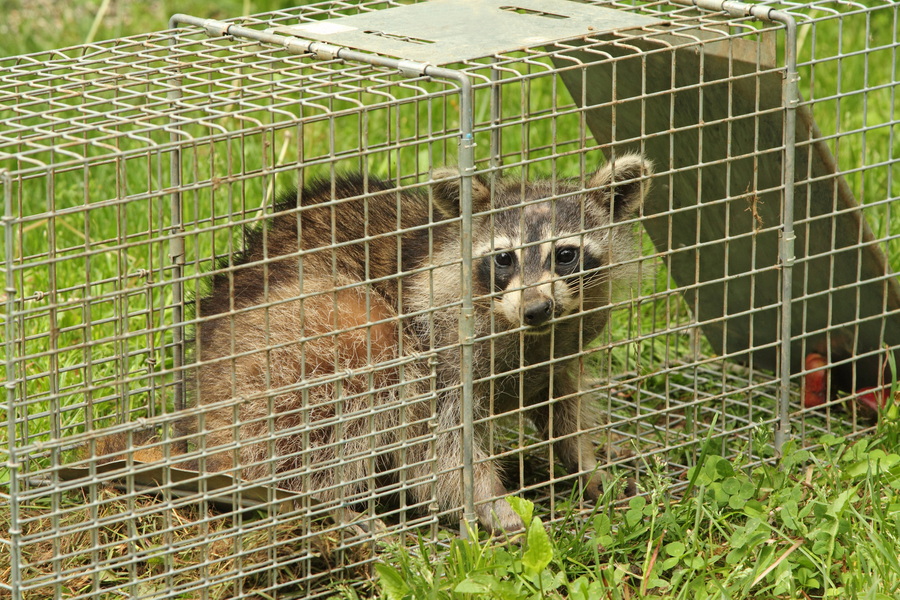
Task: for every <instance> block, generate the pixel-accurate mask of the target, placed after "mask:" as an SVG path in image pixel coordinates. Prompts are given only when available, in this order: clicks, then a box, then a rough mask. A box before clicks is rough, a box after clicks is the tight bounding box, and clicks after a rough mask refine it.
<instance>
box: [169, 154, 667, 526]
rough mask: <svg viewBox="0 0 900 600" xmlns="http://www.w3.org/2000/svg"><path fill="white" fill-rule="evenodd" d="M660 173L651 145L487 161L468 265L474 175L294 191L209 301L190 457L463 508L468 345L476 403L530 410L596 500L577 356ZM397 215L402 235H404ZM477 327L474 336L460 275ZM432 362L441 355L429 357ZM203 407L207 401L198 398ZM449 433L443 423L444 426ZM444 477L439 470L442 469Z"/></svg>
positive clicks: (331, 499) (488, 511)
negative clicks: (575, 175)
mask: <svg viewBox="0 0 900 600" xmlns="http://www.w3.org/2000/svg"><path fill="white" fill-rule="evenodd" d="M651 174H652V166H651V164H650V162H648V161H647V160H644V159H643V158H641V157H640V156H638V155H626V156H623V157H620V158H619V159H618V160H616V161H615V162H614V163H610V164H607V165H606V166H604V167H601V168H600V169H599V170H598V171H597V172H596V173H594V174H593V175H592V176H591V177H590V179H589V180H588V181H587V182H586V183H587V189H583V186H582V185H579V183H578V182H575V181H549V180H548V181H535V182H522V181H521V180H497V181H494V182H488V181H486V180H484V179H482V178H480V177H474V178H473V193H472V200H473V212H474V213H475V215H474V217H473V223H472V225H473V257H474V266H473V269H472V272H471V273H463V272H462V268H461V264H460V239H461V238H460V236H461V231H460V227H461V225H460V219H459V216H460V206H459V198H460V187H459V186H460V177H459V173H458V171H456V170H454V169H452V168H444V169H438V170H436V171H435V172H434V173H433V177H432V179H433V180H434V182H433V183H432V184H431V186H430V190H431V193H428V190H427V188H422V189H421V190H420V191H416V190H410V189H403V190H400V189H397V188H396V187H395V186H394V185H393V184H392V183H391V182H388V181H382V180H379V179H377V178H373V177H362V176H360V175H348V176H343V177H339V178H336V179H334V180H332V181H319V182H314V183H313V184H311V185H308V186H305V187H304V188H303V189H301V190H299V191H298V192H297V193H296V194H293V195H291V196H289V197H287V198H284V199H283V200H282V201H281V202H279V203H278V204H277V206H276V208H275V214H274V215H273V216H272V217H271V218H268V219H267V221H266V223H265V226H264V227H261V228H258V229H251V230H248V231H247V232H246V237H245V239H246V243H245V249H244V251H243V252H242V254H241V255H240V256H239V257H237V258H236V259H234V260H233V261H232V263H231V265H230V267H229V268H228V269H222V272H220V273H219V274H217V275H215V276H214V277H213V278H212V282H211V288H210V291H209V293H208V294H207V295H205V296H204V297H201V298H199V299H198V300H197V303H196V316H197V320H198V325H197V328H196V332H195V339H194V354H195V359H196V362H197V367H196V374H195V377H194V379H193V381H192V388H193V392H192V395H193V396H194V403H195V405H196V406H195V412H199V413H200V417H199V418H198V419H197V420H196V421H195V422H193V421H192V422H190V424H189V425H188V426H187V428H186V430H185V431H183V432H182V433H183V435H184V436H186V437H190V436H191V435H192V434H194V433H198V434H202V435H198V436H197V437H198V439H199V440H200V445H201V447H200V448H199V449H198V452H197V453H198V454H199V455H200V456H201V457H202V458H201V459H199V460H198V461H196V464H194V465H192V468H198V469H201V470H209V471H228V472H232V473H233V474H235V475H239V476H241V477H243V478H245V479H248V480H264V481H268V482H272V483H277V485H279V486H281V487H286V488H289V489H290V488H293V489H296V490H299V491H304V492H309V493H311V494H312V495H313V496H315V497H316V498H317V499H318V500H320V501H322V502H324V503H326V504H330V505H331V506H333V507H335V508H339V507H340V506H342V505H343V506H346V505H348V504H353V503H354V502H355V501H357V500H359V499H362V498H368V497H371V496H372V494H373V490H374V492H376V493H381V491H383V490H387V489H390V488H391V487H392V486H393V487H395V488H396V487H397V482H398V480H399V479H402V482H403V486H402V487H404V488H405V489H406V490H407V491H406V494H407V504H408V505H413V504H414V505H417V506H420V507H421V508H422V509H423V510H424V509H425V507H427V506H429V505H430V504H431V503H432V502H435V501H436V502H437V505H438V508H439V509H440V510H441V511H455V510H458V509H459V508H460V507H461V506H463V488H464V483H463V478H462V462H463V448H462V433H461V423H462V415H461V411H462V401H461V395H462V392H461V390H462V386H463V383H464V382H463V381H462V380H461V355H460V343H461V342H465V343H471V344H472V347H473V352H474V365H473V367H474V370H473V385H474V400H475V410H476V415H475V417H476V420H478V421H481V422H484V420H485V419H486V418H488V417H490V416H492V415H502V414H504V413H508V412H511V411H523V410H524V411H527V416H528V418H529V419H530V420H531V421H532V422H533V424H534V425H535V427H536V429H537V430H538V431H539V432H540V434H541V435H542V436H543V437H544V438H545V439H548V440H552V441H553V443H554V448H555V453H556V456H557V457H558V458H559V459H560V460H561V462H562V463H563V465H564V466H565V467H566V469H568V471H569V472H571V473H579V474H586V475H583V477H584V487H585V492H586V494H587V495H588V496H589V497H591V498H596V497H597V496H598V495H599V493H600V491H601V486H600V480H599V476H598V475H597V473H596V469H595V467H596V464H597V461H596V458H595V448H594V443H593V438H592V436H593V434H594V433H595V432H596V430H597V428H598V425H599V415H598V410H597V408H596V407H595V406H592V405H591V403H589V402H588V401H586V400H585V399H584V398H583V397H582V395H581V389H580V384H581V383H582V381H583V380H584V379H585V377H584V375H583V373H582V365H581V362H580V360H579V358H578V357H579V355H580V352H581V351H582V350H583V348H585V346H586V345H587V344H588V343H589V342H590V341H592V340H594V339H595V338H597V337H598V336H599V334H600V333H601V331H603V329H604V327H605V326H606V324H607V320H608V306H609V304H610V292H611V286H612V284H613V283H614V282H615V281H616V280H622V279H625V280H627V279H628V278H629V267H628V266H627V264H623V263H627V261H628V260H629V259H631V258H633V257H634V256H635V254H636V242H635V240H634V236H633V231H632V230H633V227H632V226H631V225H630V224H627V223H626V224H622V221H625V220H627V219H629V218H631V217H632V216H633V215H634V214H635V213H636V212H637V211H638V209H639V207H640V206H641V203H642V200H643V197H644V195H645V193H646V191H647V187H648V184H649V180H648V178H649V176H650V175H651ZM398 231H402V232H403V233H402V234H398V233H397V232H398ZM463 277H468V278H471V284H472V286H473V289H474V296H475V304H474V314H473V315H472V316H471V318H473V319H474V328H475V336H474V339H473V340H460V337H459V335H460V334H459V320H460V318H461V316H462V315H461V295H460V294H461V292H460V289H461V287H462V278H463ZM435 359H436V360H435ZM196 409H199V410H196ZM486 429H487V428H486V427H485V426H480V427H476V431H475V446H474V449H473V451H474V458H475V472H474V481H475V488H474V496H475V502H476V511H477V518H478V521H479V522H480V524H481V525H482V526H483V527H484V528H486V529H488V530H489V531H492V532H500V531H506V532H513V531H516V530H519V529H521V528H522V521H521V519H520V518H519V517H518V515H516V514H515V513H514V512H513V511H512V510H511V508H510V506H509V505H508V503H506V502H505V501H503V500H502V498H503V496H504V495H506V493H507V491H506V488H505V486H504V484H503V481H502V477H501V470H500V467H499V466H498V464H497V461H495V460H491V455H492V448H491V447H490V445H489V439H488V435H487V430H486ZM435 431H436V432H437V435H436V436H435V435H434V432H435ZM435 474H437V477H435Z"/></svg>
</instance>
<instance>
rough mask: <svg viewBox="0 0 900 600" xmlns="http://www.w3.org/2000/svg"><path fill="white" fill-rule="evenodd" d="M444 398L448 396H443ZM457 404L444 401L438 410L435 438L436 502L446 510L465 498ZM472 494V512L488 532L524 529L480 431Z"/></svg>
mask: <svg viewBox="0 0 900 600" xmlns="http://www.w3.org/2000/svg"><path fill="white" fill-rule="evenodd" d="M444 400H445V401H446V400H449V399H448V398H446V397H445V398H444ZM459 409H460V404H459V403H458V402H455V401H450V402H445V403H444V407H443V408H442V409H439V410H440V413H441V414H440V415H439V422H440V426H441V430H442V433H441V434H439V436H438V441H437V448H436V451H437V452H436V454H437V463H438V471H439V475H438V483H437V490H436V491H437V495H438V504H439V505H440V506H441V508H443V509H445V510H452V509H455V508H459V507H460V506H462V505H463V502H464V494H463V490H464V485H465V483H464V481H463V470H462V468H461V465H462V462H463V438H462V429H461V427H460V426H459V425H460V418H459V417H460V410H459ZM473 455H474V463H475V465H474V480H475V485H474V496H475V514H476V515H477V517H478V522H479V523H480V524H481V526H482V527H483V528H484V529H485V530H487V531H490V532H491V533H494V534H498V533H503V532H506V533H515V532H517V531H520V530H522V529H524V527H525V525H524V524H523V523H522V519H521V518H520V517H519V515H517V514H516V513H515V511H513V509H512V507H511V506H510V505H509V503H508V502H507V501H506V496H507V495H508V493H509V492H508V491H507V490H506V486H504V485H503V480H502V479H501V477H500V469H499V467H498V466H497V462H496V461H494V460H491V453H490V451H489V450H487V449H486V445H485V443H484V441H483V440H482V439H481V437H480V436H479V435H477V432H476V435H475V440H474V448H473Z"/></svg>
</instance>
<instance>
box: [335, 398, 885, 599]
mask: <svg viewBox="0 0 900 600" xmlns="http://www.w3.org/2000/svg"><path fill="white" fill-rule="evenodd" d="M891 413H892V416H891V417H890V418H884V419H882V421H881V424H880V428H879V433H878V435H876V436H875V437H873V438H871V439H865V440H861V441H858V442H856V443H848V442H847V441H846V440H844V439H841V438H837V437H834V436H828V437H824V438H823V439H822V440H821V441H822V446H821V447H820V448H818V449H816V450H815V451H806V450H798V449H796V448H793V447H789V448H787V449H786V450H787V452H786V454H785V458H784V459H783V460H782V461H781V462H780V464H778V465H765V466H757V467H749V466H748V465H745V464H742V463H741V461H740V460H739V459H738V460H728V459H725V458H723V457H721V456H718V455H716V454H715V453H713V452H710V453H707V454H705V455H704V456H703V457H702V459H701V461H699V463H698V465H697V466H695V467H693V468H692V469H691V471H690V472H689V478H690V483H691V488H690V490H689V491H688V492H687V493H685V494H683V495H681V496H679V497H673V496H672V495H671V493H670V491H669V490H670V486H671V485H672V483H674V482H672V481H670V480H669V479H668V476H667V475H666V474H665V473H664V472H663V471H662V470H657V469H653V468H652V465H651V468H650V469H649V471H650V473H651V474H653V476H652V477H651V478H649V480H648V483H647V486H646V489H645V490H644V491H645V492H647V493H646V495H645V496H638V497H635V498H632V499H631V500H630V501H628V503H627V506H621V504H616V503H614V502H612V501H611V500H610V499H609V498H607V500H606V502H605V503H604V502H601V503H600V506H599V507H598V508H597V509H596V510H595V511H594V512H593V513H592V514H591V515H589V516H588V517H587V518H581V517H579V518H569V517H564V518H563V519H562V520H560V521H558V522H555V523H553V524H551V525H549V526H546V525H545V524H544V523H542V522H541V521H540V520H539V517H537V516H535V517H534V518H533V520H530V519H529V518H526V519H525V520H526V522H530V526H529V527H528V529H527V533H526V534H525V535H524V536H522V537H523V538H524V539H522V540H520V541H519V543H518V544H513V545H503V544H499V545H498V544H496V543H489V542H486V541H483V540H477V539H474V538H470V539H468V540H466V539H458V540H454V541H452V542H451V544H450V548H449V551H446V552H443V553H440V554H438V553H436V552H435V551H434V550H433V549H431V548H429V547H428V546H426V545H421V546H419V547H418V548H416V547H414V548H412V549H409V548H397V549H396V550H395V552H396V555H395V557H394V558H392V559H388V560H387V561H386V562H385V563H384V564H381V565H378V566H377V567H376V569H377V572H378V585H377V589H376V591H375V592H374V593H372V596H373V597H378V598H386V599H389V600H406V599H415V600H419V599H421V600H425V599H435V600H437V599H441V600H443V599H448V600H449V599H451V598H454V599H455V598H459V599H463V598H476V597H477V598H491V599H497V600H500V599H503V600H512V599H516V600H519V599H522V600H524V599H537V598H577V599H584V600H587V599H589V598H608V599H630V598H646V599H650V598H653V599H662V598H666V599H670V598H671V599H680V598H701V599H704V598H717V599H719V598H722V599H724V598H728V599H731V600H737V599H762V598H803V599H808V598H871V599H873V600H888V599H889V598H896V597H897V595H898V594H900V580H898V578H897V576H896V573H897V572H898V571H897V569H898V568H900V556H898V549H900V536H898V531H900V528H898V526H900V455H898V454H897V453H896V452H895V449H896V448H897V443H898V441H900V440H898V437H897V436H898V432H900V430H898V426H900V421H898V420H897V415H898V411H897V407H896V406H895V407H894V408H892V409H891ZM512 500H514V501H515V504H514V506H515V507H517V510H519V511H521V512H520V514H525V515H526V517H527V516H528V515H530V513H531V511H532V509H533V506H531V505H530V503H528V502H527V501H522V500H518V499H512ZM344 596H345V597H356V596H357V595H356V594H355V592H351V591H346V592H345V593H344Z"/></svg>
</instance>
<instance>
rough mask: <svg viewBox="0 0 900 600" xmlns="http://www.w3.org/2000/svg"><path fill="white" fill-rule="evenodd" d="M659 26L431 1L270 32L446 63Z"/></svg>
mask: <svg viewBox="0 0 900 600" xmlns="http://www.w3.org/2000/svg"><path fill="white" fill-rule="evenodd" d="M660 22H661V21H660V19H656V18H653V17H647V16H644V15H638V14H634V13H630V12H624V11H619V10H613V9H609V8H602V7H599V6H592V5H588V4H581V3H578V2H571V1H569V0H432V1H431V2H425V3H421V4H411V5H408V6H400V7H397V8H389V9H385V10H379V11H374V12H369V13H364V14H358V15H353V16H350V17H342V18H338V19H330V20H327V21H317V22H315V23H304V24H302V25H293V26H286V27H277V28H273V29H272V30H271V31H273V32H275V33H279V34H282V35H291V36H295V37H300V38H304V39H310V40H317V41H321V42H327V43H329V44H333V45H335V46H343V47H347V48H354V49H357V50H365V51H369V52H374V53H376V54H382V55H386V56H392V57H395V58H401V59H406V60H414V61H418V62H424V63H430V64H433V65H444V64H448V63H455V62H461V61H465V60H470V59H474V58H482V57H485V56H493V55H495V54H500V53H505V52H512V51H515V50H521V49H523V48H529V47H533V46H542V45H544V44H548V43H551V42H556V41H560V40H565V39H573V38H579V37H583V36H585V35H592V34H597V33H604V32H611V31H614V30H621V29H629V28H634V27H644V26H648V25H652V24H655V23H660Z"/></svg>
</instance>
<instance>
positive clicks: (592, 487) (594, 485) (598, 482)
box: [584, 470, 603, 502]
mask: <svg viewBox="0 0 900 600" xmlns="http://www.w3.org/2000/svg"><path fill="white" fill-rule="evenodd" d="M584 495H585V496H586V497H587V498H588V499H589V500H593V501H594V502H596V501H597V500H599V499H600V496H602V495H603V477H601V475H600V473H599V472H598V471H596V470H595V471H594V472H593V473H591V474H590V475H588V476H587V478H586V480H585V481H584Z"/></svg>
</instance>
